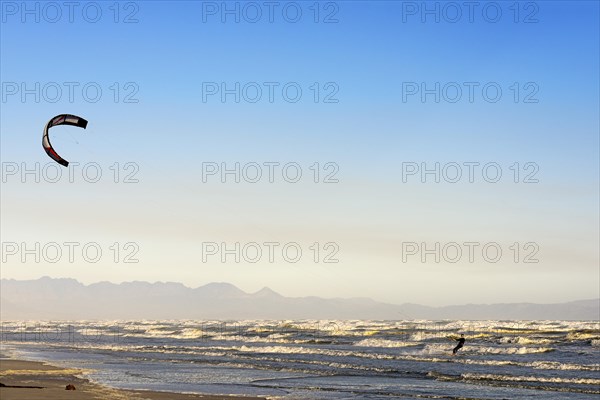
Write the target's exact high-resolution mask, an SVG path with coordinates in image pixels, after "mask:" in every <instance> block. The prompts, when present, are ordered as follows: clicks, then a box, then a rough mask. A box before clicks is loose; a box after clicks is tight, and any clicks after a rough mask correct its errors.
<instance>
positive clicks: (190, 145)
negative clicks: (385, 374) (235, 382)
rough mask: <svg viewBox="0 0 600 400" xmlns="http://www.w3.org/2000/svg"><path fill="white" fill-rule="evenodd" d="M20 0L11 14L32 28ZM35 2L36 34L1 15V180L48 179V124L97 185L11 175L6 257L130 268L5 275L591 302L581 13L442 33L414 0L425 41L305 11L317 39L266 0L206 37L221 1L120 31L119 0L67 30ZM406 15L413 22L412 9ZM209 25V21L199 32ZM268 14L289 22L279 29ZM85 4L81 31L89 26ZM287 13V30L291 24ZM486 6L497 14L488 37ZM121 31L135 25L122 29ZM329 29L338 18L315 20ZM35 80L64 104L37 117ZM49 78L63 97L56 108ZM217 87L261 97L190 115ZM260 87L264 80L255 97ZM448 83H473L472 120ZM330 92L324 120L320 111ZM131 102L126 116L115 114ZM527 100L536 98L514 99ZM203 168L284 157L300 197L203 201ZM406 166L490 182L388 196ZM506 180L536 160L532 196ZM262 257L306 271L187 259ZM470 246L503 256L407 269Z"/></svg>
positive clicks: (376, 21)
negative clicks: (297, 256) (15, 168)
mask: <svg viewBox="0 0 600 400" xmlns="http://www.w3.org/2000/svg"><path fill="white" fill-rule="evenodd" d="M35 4H36V3H35V2H31V3H27V7H29V8H28V10H35V7H36V6H35ZM37 4H39V5H38V7H39V9H38V10H39V22H36V20H35V17H36V15H35V14H27V13H25V14H23V12H24V9H23V6H22V3H21V2H2V25H1V38H0V44H1V60H0V67H1V71H0V74H1V80H2V85H3V86H2V96H3V98H2V103H1V107H2V121H1V133H2V136H1V145H2V146H1V147H2V148H1V150H0V151H1V156H2V162H3V168H4V169H6V168H9V164H10V165H14V163H17V164H18V165H19V168H22V166H23V164H21V163H25V166H27V167H28V168H32V166H34V165H36V163H39V164H40V165H42V166H43V165H46V164H48V163H51V162H52V160H50V159H49V158H48V157H47V156H46V155H45V154H44V152H43V150H42V148H41V146H40V141H41V130H42V128H43V126H44V124H45V123H46V122H47V120H48V119H50V118H51V117H52V116H54V115H57V114H61V113H71V114H76V115H80V116H83V117H85V118H86V119H88V120H89V121H90V125H89V127H88V129H87V130H86V131H81V130H76V129H74V128H64V127H57V128H54V129H55V131H53V132H52V133H53V134H52V140H53V144H54V145H55V148H56V149H57V151H58V152H59V154H61V155H63V156H64V157H65V158H66V159H68V160H69V161H73V162H79V163H81V164H82V165H85V164H86V163H89V162H96V163H98V165H100V168H101V170H102V173H103V179H102V180H100V182H98V183H97V184H90V183H89V182H86V181H85V180H83V179H81V178H76V179H75V180H74V182H69V181H68V180H67V181H65V180H64V179H63V180H61V181H60V182H58V183H49V182H47V181H45V180H44V179H41V182H40V183H37V182H35V181H34V179H32V177H31V176H29V177H28V176H26V179H25V182H22V181H23V179H21V178H20V177H19V176H18V175H17V176H9V177H7V179H6V182H3V191H2V226H1V233H2V241H3V242H15V243H23V242H24V243H29V244H31V243H35V242H39V243H42V245H43V244H44V243H49V242H51V241H58V242H63V241H80V242H98V243H101V244H102V246H106V247H108V246H109V245H110V243H113V242H119V243H121V242H123V243H124V242H134V243H136V244H138V246H139V254H138V255H139V257H138V258H139V260H140V262H139V263H136V264H124V263H122V262H120V263H115V262H113V260H111V259H110V257H105V258H103V259H102V260H101V261H100V262H99V263H95V264H90V263H85V262H83V263H77V262H73V263H70V262H64V260H62V259H61V260H60V261H59V262H57V263H48V262H44V261H42V262H39V263H35V262H30V261H27V260H26V262H22V261H21V259H20V258H19V257H17V256H10V257H7V259H6V262H4V263H3V265H2V277H5V278H36V277H39V276H43V275H49V276H56V277H59V276H64V277H73V278H77V279H79V280H82V281H84V282H95V281H99V280H110V281H115V282H120V281H125V280H148V281H155V280H162V281H178V282H183V283H186V284H188V285H190V286H196V285H200V284H204V283H207V282H211V281H228V282H232V283H234V284H236V285H238V286H240V287H241V288H243V289H245V290H248V291H252V290H258V289H260V288H261V287H262V286H270V287H271V288H273V289H274V290H277V291H279V292H281V293H283V294H286V295H293V296H302V295H319V296H326V297H331V296H343V297H352V296H365V297H373V298H376V299H378V300H383V301H388V302H394V303H401V302H404V301H413V302H420V303H425V304H451V303H457V302H494V301H538V302H553V301H566V300H572V299H579V298H591V297H597V296H598V295H599V293H598V290H599V289H598V285H597V282H598V280H599V279H600V276H599V272H598V261H599V258H598V246H597V243H598V239H599V235H598V218H599V216H598V157H599V155H598V151H599V150H598V149H599V143H598V137H599V135H598V133H599V111H598V110H599V109H600V102H599V81H598V70H599V69H600V65H599V43H598V42H599V37H600V35H599V26H598V24H599V22H598V21H599V18H598V17H599V6H598V3H597V2H593V1H590V2H559V1H543V2H520V3H517V8H515V7H514V2H481V3H480V5H479V6H478V7H477V8H475V10H474V14H473V21H472V22H470V21H469V20H468V17H467V14H468V10H466V9H465V8H462V9H461V11H462V13H463V15H462V18H460V19H459V20H458V22H456V23H452V22H449V21H448V20H447V19H448V18H453V14H444V12H451V11H452V9H451V8H448V7H450V6H448V4H449V3H443V2H438V3H436V2H429V3H427V7H430V9H435V7H436V4H437V7H438V9H439V10H440V11H441V14H440V22H439V23H437V22H435V19H434V17H435V16H434V15H426V16H425V17H426V19H425V21H424V22H423V21H422V19H421V17H422V15H421V12H422V11H423V10H422V9H421V7H423V6H422V4H424V3H422V2H400V1H397V2H394V1H373V2H361V1H340V2H320V3H316V4H317V5H318V9H319V16H318V22H317V23H315V22H314V18H315V14H314V10H315V2H277V7H276V8H275V13H274V22H272V23H270V22H269V21H268V20H267V14H268V8H267V7H266V6H265V5H264V3H263V2H257V3H252V4H253V5H258V7H260V9H261V12H262V13H263V18H262V19H260V20H259V21H258V22H255V23H252V22H248V21H246V20H244V14H241V15H240V22H239V23H236V22H235V20H234V16H233V15H231V14H227V15H225V21H224V22H223V20H222V15H221V14H220V13H221V12H222V11H223V9H222V7H223V4H224V3H222V2H200V1H198V2H194V1H181V2H161V1H149V2H121V3H119V7H118V8H119V15H118V16H117V20H118V22H115V20H114V19H115V14H114V13H115V8H114V2H83V3H78V4H79V5H78V6H77V8H75V10H74V14H73V22H69V19H68V11H69V10H68V9H66V8H64V6H62V7H63V8H62V9H61V17H60V18H58V17H56V19H57V22H51V21H50V20H52V19H54V18H55V14H54V11H55V10H54V9H52V8H48V6H44V4H45V3H37ZM236 4H237V5H238V7H239V9H240V10H243V9H246V10H249V12H250V11H251V10H252V9H250V8H247V7H249V6H248V3H247V2H239V3H236V2H228V3H227V7H231V8H234V7H235V6H236ZM451 4H453V5H456V4H458V5H460V4H462V3H461V2H457V3H451ZM415 5H416V7H417V8H418V10H417V14H415V15H413V14H410V15H409V14H407V11H408V10H412V9H413V8H411V7H413V6H415ZM44 7H46V8H44ZM111 7H112V8H111ZM213 7H216V10H217V13H216V14H215V15H213V14H210V15H209V14H207V13H206V10H214V8H213ZM244 7H246V8H244ZM285 7H287V9H288V11H289V14H285V15H284V14H282V12H281V10H282V9H283V8H285ZM311 7H312V8H311ZM84 8H85V10H87V11H86V12H88V14H82V12H83V9H84ZM484 8H485V9H486V10H488V12H489V14H485V15H484V14H482V12H483V11H482V10H483V9H484ZM98 9H99V10H101V15H100V16H99V17H98V21H97V22H95V23H91V22H89V20H90V19H93V18H95V15H96V14H94V12H95V10H98ZM296 9H300V10H302V17H301V18H300V20H299V21H298V22H296V23H291V22H288V20H286V18H288V19H289V18H293V17H294V15H295V14H294V13H293V12H292V11H293V10H296ZM516 9H518V10H519V14H518V16H516V17H515V14H514V12H515V10H516ZM444 10H446V11H444ZM494 10H500V11H501V16H500V17H499V18H498V21H497V22H490V21H489V19H490V18H491V17H490V15H491V16H492V17H493V15H494V14H493V11H494ZM130 13H133V14H130ZM330 13H333V14H330ZM128 15H129V16H130V17H131V18H134V19H135V20H137V22H131V23H125V22H124V20H125V19H126V17H127V16H128ZM248 15H249V16H248ZM327 15H332V18H335V19H337V22H335V23H325V21H324V20H325V17H326V16H327ZM247 16H248V18H252V16H253V14H247ZM23 18H25V20H24V21H23V20H22V19H23ZM515 18H517V21H518V22H515ZM86 19H87V20H86ZM525 21H528V22H527V23H526V22H525ZM535 21H537V22H535ZM37 82H39V85H40V90H39V93H40V96H41V99H40V101H39V102H36V101H35V98H34V95H32V94H30V95H27V96H26V97H25V99H24V101H22V99H21V97H20V95H21V93H20V90H21V85H22V84H24V85H25V86H26V87H28V88H30V89H31V88H33V89H34V92H35V87H36V86H35V85H36V83H37ZM53 82H54V83H55V84H54V85H58V86H60V87H62V89H63V92H62V95H61V96H60V97H58V100H57V101H56V102H51V101H49V99H48V98H49V97H50V98H51V99H52V98H54V97H53V96H54V92H52V91H51V90H52V88H53V87H54V86H52V85H53ZM65 82H76V84H73V85H75V86H74V87H75V91H74V99H73V101H72V102H71V101H69V98H68V94H67V93H68V92H67V89H66V86H65ZM214 82H216V83H217V84H219V85H220V84H221V83H223V82H224V83H225V84H226V86H227V87H228V88H230V89H231V88H233V87H235V83H236V82H239V83H240V86H241V87H243V86H244V85H247V84H248V83H250V84H251V85H250V86H252V85H255V84H254V83H256V84H257V85H258V86H260V87H261V88H262V89H263V97H262V98H261V100H260V101H257V102H255V103H252V102H249V101H246V100H245V99H244V98H242V99H241V101H240V102H239V103H236V102H235V101H233V96H232V95H229V96H228V97H226V101H225V102H222V101H221V100H220V97H219V96H218V95H217V96H209V97H208V100H207V101H203V86H206V83H214ZM265 82H274V83H273V85H277V86H276V88H277V89H276V91H275V98H274V101H273V102H269V101H268V100H267V94H266V93H267V92H266V90H267V89H266V88H267V86H265ZM290 82H291V83H293V84H294V85H295V86H296V87H300V88H301V89H302V96H301V98H300V100H299V101H298V102H296V103H291V102H288V101H285V100H284V99H283V97H282V94H281V90H280V89H281V88H282V87H283V86H284V85H286V84H288V83H290ZM315 82H316V83H317V86H318V87H319V88H320V89H319V90H320V92H319V93H320V95H321V97H320V99H319V100H320V101H318V102H315V101H314V99H313V94H314V88H315V86H312V85H313V84H314V83H315ZM436 82H439V83H440V87H444V85H448V84H450V86H447V87H449V88H450V90H452V88H456V87H460V88H461V89H462V90H463V92H462V97H461V98H460V100H458V101H457V102H451V101H448V100H447V99H448V98H444V97H443V96H442V98H441V99H440V101H439V102H435V101H434V100H433V98H434V96H433V95H428V96H427V97H426V98H425V101H424V102H423V101H422V100H421V97H420V96H419V94H417V95H414V96H408V97H407V100H406V101H403V87H405V86H406V85H407V83H408V84H411V83H416V84H417V87H420V85H421V84H424V85H425V86H426V87H427V88H430V89H431V88H433V87H435V84H436ZM465 82H474V83H473V85H475V86H474V87H475V92H474V98H473V102H470V101H469V100H468V98H467V86H466V85H465ZM115 83H117V86H113V85H114V84H115ZM490 83H491V84H493V87H500V88H501V90H502V96H501V98H499V100H498V101H497V102H490V101H486V100H485V99H484V97H483V94H482V92H481V88H482V87H484V86H485V85H486V84H490ZM515 83H516V86H514V85H515ZM86 84H88V86H90V85H91V86H92V89H94V88H95V87H100V88H101V90H102V96H101V97H100V98H99V100H98V101H97V102H92V101H88V100H86V99H85V97H84V94H83V93H82V91H81V88H83V87H84V86H85V85H86ZM48 85H49V86H48ZM326 85H329V86H326ZM43 87H46V88H48V89H47V90H50V91H49V92H47V93H42V92H43V89H42V88H43ZM116 87H119V93H118V98H117V101H115V99H114V96H115V91H116ZM517 87H518V88H519V99H518V101H515V100H514V97H513V96H514V93H515V90H516V88H517ZM15 88H18V91H17V92H16V93H14V94H13V92H14V90H15ZM311 88H312V89H311ZM333 90H337V92H336V94H335V95H333V98H334V99H336V100H337V102H333V103H325V102H323V96H324V95H325V94H328V93H332V91H333ZM134 91H135V94H132V93H133V92H134ZM534 92H535V94H532V93H534ZM91 93H92V96H93V92H91ZM249 93H253V92H249ZM448 93H449V95H448V96H450V97H452V96H453V93H454V92H452V91H450V92H448ZM492 93H493V92H492ZM44 94H45V95H44ZM127 94H132V96H133V97H132V99H134V100H138V101H137V102H135V103H127V102H125V101H124V100H125V96H126V95H127ZM528 94H531V97H530V99H534V100H537V101H536V102H532V103H528V102H524V100H525V98H526V95H528ZM51 99H50V100H51ZM115 162H118V163H119V167H118V168H123V166H124V165H125V164H126V163H128V162H130V163H134V164H135V165H136V166H137V168H138V172H137V173H136V175H135V176H136V178H138V179H139V182H138V183H135V184H123V183H118V184H116V183H114V182H113V181H111V179H109V177H111V174H112V173H113V172H114V170H111V169H110V166H111V165H114V163H115ZM204 162H215V163H217V164H219V165H220V163H228V165H229V166H232V165H233V164H234V163H236V162H239V163H240V164H241V165H247V163H251V162H256V163H258V164H260V165H262V164H263V163H265V162H279V163H281V165H283V164H286V163H291V162H293V163H298V165H300V166H301V168H302V172H303V178H302V179H301V180H300V182H298V183H296V184H290V183H288V182H285V181H284V180H282V179H281V178H278V179H276V181H275V182H274V183H272V184H271V183H268V182H265V181H264V179H263V180H262V181H260V182H259V183H256V184H252V183H248V182H244V181H243V180H242V182H241V183H239V184H237V183H235V182H232V181H231V180H229V181H228V182H227V183H221V182H220V180H219V179H217V178H213V177H211V179H209V180H208V182H203V181H202V163H204ZM315 162H318V163H319V168H320V169H321V175H320V178H322V177H323V175H322V174H324V173H327V172H330V170H323V166H324V165H325V164H326V163H327V162H331V163H335V165H336V166H337V167H338V169H339V170H338V172H337V174H336V178H338V179H339V182H338V183H330V184H325V183H318V184H315V183H314V182H313V181H312V177H313V175H312V174H313V170H311V169H310V166H311V165H314V163H315ZM406 162H416V163H417V164H418V165H420V163H422V162H424V163H427V165H429V166H430V167H431V166H432V165H434V164H435V163H436V162H438V163H440V165H442V166H444V165H448V164H447V163H452V162H455V163H458V164H459V165H463V163H464V162H477V163H479V165H484V164H486V163H496V164H497V165H499V166H500V168H501V170H502V173H503V175H502V179H501V180H500V181H499V182H497V183H488V182H486V181H485V180H484V179H482V177H481V175H480V174H479V175H477V176H476V178H475V182H473V183H469V182H468V181H466V180H465V179H462V180H461V181H459V182H458V183H455V184H453V183H448V182H443V179H442V182H441V183H435V182H433V181H431V180H429V181H427V182H425V183H422V182H421V181H420V179H419V178H418V177H411V178H410V179H409V180H408V182H406V183H404V182H403V181H402V165H403V163H406ZM515 162H518V163H519V168H520V169H521V171H520V172H521V174H520V175H519V180H520V181H522V179H523V177H524V174H526V173H528V172H531V171H532V170H524V169H523V168H524V166H525V164H526V163H527V162H531V163H535V165H536V166H537V168H538V171H537V173H536V174H535V177H536V178H537V179H539V182H538V183H529V184H527V183H522V182H519V183H514V182H513V178H514V175H512V174H513V173H514V169H511V166H512V165H514V163H515ZM7 163H8V164H7ZM513 168H514V167H513ZM121 172H127V171H124V170H122V171H121ZM463 172H464V171H463ZM120 178H121V179H122V176H120ZM39 199H44V204H45V207H44V210H40V209H39ZM49 210H51V212H48V211H49ZM265 241H267V242H268V241H277V242H281V243H287V242H298V243H300V245H301V247H302V249H303V251H304V253H305V256H304V257H303V259H302V260H301V261H300V262H298V263H294V264H292V263H288V262H285V261H283V262H275V263H269V262H259V263H256V264H253V263H247V262H246V263H244V262H241V263H232V262H226V263H222V262H220V261H219V260H218V259H217V258H218V257H217V258H215V257H213V258H209V260H208V261H207V262H201V261H199V259H201V252H202V243H206V242H218V243H221V242H226V243H235V242H240V243H242V244H243V243H250V242H260V243H262V242H265ZM465 241H467V242H468V241H474V242H480V243H488V242H497V243H499V244H500V246H501V248H502V250H503V252H504V256H503V258H502V260H501V261H500V262H498V263H489V262H486V261H485V260H481V259H479V260H476V261H475V262H473V263H470V262H462V260H461V262H458V263H448V262H441V263H435V262H429V261H427V260H426V261H427V262H425V263H423V262H420V261H418V260H417V259H418V257H413V258H409V261H407V262H403V260H402V248H403V247H402V243H407V242H418V243H428V244H430V245H431V246H433V244H434V243H435V242H440V243H441V244H442V246H443V244H444V243H450V242H460V243H462V242H465ZM314 242H319V243H321V244H322V243H328V242H333V243H336V244H337V245H338V247H339V252H338V256H339V257H338V258H339V262H338V263H335V264H328V263H323V262H319V263H315V262H312V261H310V258H311V256H310V255H312V253H311V250H310V249H309V247H310V246H311V244H312V243H314ZM514 242H518V243H520V244H521V245H522V244H523V243H529V242H532V243H535V244H536V245H537V246H538V247H539V252H538V256H539V257H538V258H539V262H538V263H535V264H528V263H523V262H522V260H520V262H517V263H515V262H514V261H512V255H513V253H512V250H511V249H510V246H511V244H512V243H514ZM105 252H110V250H106V249H105ZM280 261H281V260H280ZM81 264H83V265H81ZM498 287H501V288H503V289H499V288H498Z"/></svg>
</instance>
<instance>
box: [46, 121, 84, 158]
mask: <svg viewBox="0 0 600 400" xmlns="http://www.w3.org/2000/svg"><path fill="white" fill-rule="evenodd" d="M87 124H88V122H87V120H85V119H83V118H81V117H78V116H77V115H71V114H60V115H57V116H56V117H54V118H52V119H51V120H50V121H48V123H47V124H46V127H45V128H44V135H43V136H42V146H43V147H44V150H45V151H46V154H48V156H50V158H51V159H53V160H54V161H56V162H57V163H59V164H60V165H62V166H65V167H68V166H69V162H68V161H67V160H65V159H64V158H62V157H61V156H59V155H58V153H57V152H56V151H54V148H53V147H52V144H50V137H49V136H48V130H50V128H52V127H53V126H57V125H73V126H77V127H79V128H83V129H85V128H86V127H87Z"/></svg>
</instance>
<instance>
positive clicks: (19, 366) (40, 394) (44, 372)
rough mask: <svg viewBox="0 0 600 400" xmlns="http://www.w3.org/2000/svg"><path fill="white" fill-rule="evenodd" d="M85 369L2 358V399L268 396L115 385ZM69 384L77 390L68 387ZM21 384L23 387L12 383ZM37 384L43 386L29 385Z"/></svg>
mask: <svg viewBox="0 0 600 400" xmlns="http://www.w3.org/2000/svg"><path fill="white" fill-rule="evenodd" d="M81 372H82V371H80V370H75V369H65V368H60V367H55V366H52V365H48V364H45V363H41V362H34V361H20V360H11V359H0V383H2V384H3V385H6V386H5V387H0V399H2V400H70V399H76V400H92V399H94V400H96V399H97V400H129V399H131V400H144V399H146V400H193V399H204V400H239V399H243V400H260V399H262V400H264V398H262V397H243V396H213V395H191V394H177V393H167V392H150V391H140V390H119V389H111V388H108V387H105V386H102V385H98V384H95V383H92V382H89V381H88V380H87V379H82V378H78V377H77V376H76V375H79V374H81ZM68 384H72V385H75V388H76V390H74V391H71V390H65V387H66V386H67V385H68ZM8 386H21V387H8ZM22 386H36V387H41V388H26V387H22Z"/></svg>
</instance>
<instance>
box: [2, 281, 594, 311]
mask: <svg viewBox="0 0 600 400" xmlns="http://www.w3.org/2000/svg"><path fill="white" fill-rule="evenodd" d="M0 318H1V319H2V320H4V321H7V320H28V319H29V320H31V319H34V320H82V319H88V320H106V319H109V320H115V319H218V320H226V319H271V320H278V319H369V320H374V319H387V320H406V319H429V320H441V319H466V320H485V319H493V320H502V319H505V320H600V299H594V300H581V301H573V302H569V303H560V304H532V303H512V304H467V305H457V306H446V307H428V306H422V305H417V304H402V305H393V304H386V303H380V302H376V301H374V300H371V299H366V298H350V299H341V298H334V299H324V298H320V297H284V296H282V295H280V294H278V293H276V292H274V291H273V290H271V289H269V288H263V289H262V290H260V291H258V292H256V293H246V292H244V291H242V290H240V289H238V288H237V287H235V286H233V285H231V284H229V283H210V284H208V285H205V286H201V287H199V288H195V289H192V288H189V287H186V286H184V285H182V284H180V283H171V282H168V283H148V282H126V283H121V284H114V283H110V282H100V283H94V284H91V285H83V284H82V283H80V282H78V281H76V280H74V279H53V278H48V277H44V278H40V279H37V280H25V281H17V280H12V279H2V280H0Z"/></svg>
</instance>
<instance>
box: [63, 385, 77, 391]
mask: <svg viewBox="0 0 600 400" xmlns="http://www.w3.org/2000/svg"><path fill="white" fill-rule="evenodd" d="M65 390H77V389H75V385H71V384H70V383H69V384H68V385H67V387H66V388H65Z"/></svg>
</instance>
